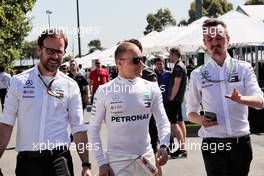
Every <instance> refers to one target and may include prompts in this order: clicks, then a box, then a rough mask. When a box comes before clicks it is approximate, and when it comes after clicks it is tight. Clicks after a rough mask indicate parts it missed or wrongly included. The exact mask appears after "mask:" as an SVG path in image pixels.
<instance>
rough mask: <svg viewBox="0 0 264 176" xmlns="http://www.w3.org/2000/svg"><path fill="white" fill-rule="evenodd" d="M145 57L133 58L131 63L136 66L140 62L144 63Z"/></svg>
mask: <svg viewBox="0 0 264 176" xmlns="http://www.w3.org/2000/svg"><path fill="white" fill-rule="evenodd" d="M146 59H147V58H146V56H142V57H133V58H132V63H133V64H135V65H137V64H139V63H140V62H145V60H146ZM120 60H131V59H120Z"/></svg>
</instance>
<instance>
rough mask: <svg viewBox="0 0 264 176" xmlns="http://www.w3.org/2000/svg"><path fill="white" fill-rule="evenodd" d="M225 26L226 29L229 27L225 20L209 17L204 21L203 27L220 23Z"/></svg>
mask: <svg viewBox="0 0 264 176" xmlns="http://www.w3.org/2000/svg"><path fill="white" fill-rule="evenodd" d="M219 24H220V25H221V26H223V27H224V28H225V29H226V28H227V26H226V24H225V22H224V21H222V20H219V19H216V18H209V19H207V20H205V21H204V22H203V28H205V27H212V26H218V25H219Z"/></svg>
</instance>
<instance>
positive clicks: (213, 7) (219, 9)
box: [188, 0, 233, 23]
mask: <svg viewBox="0 0 264 176" xmlns="http://www.w3.org/2000/svg"><path fill="white" fill-rule="evenodd" d="M195 8H196V3H195V2H192V3H191V7H190V10H189V17H190V18H189V20H188V22H189V23H191V22H193V21H195V20H196V18H195V11H196V9H195ZM232 9H233V5H232V4H231V3H229V2H227V0H203V4H202V16H207V17H209V18H212V17H213V18H216V17H218V16H220V15H223V14H224V13H226V12H228V11H230V10H232Z"/></svg>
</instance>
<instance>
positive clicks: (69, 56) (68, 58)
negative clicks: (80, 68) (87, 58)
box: [63, 55, 72, 63]
mask: <svg viewBox="0 0 264 176" xmlns="http://www.w3.org/2000/svg"><path fill="white" fill-rule="evenodd" d="M71 59H72V56H71V55H67V56H64V58H63V63H64V62H69V61H70V60H71Z"/></svg>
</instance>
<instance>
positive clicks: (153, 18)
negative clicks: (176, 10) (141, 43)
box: [144, 8, 176, 35]
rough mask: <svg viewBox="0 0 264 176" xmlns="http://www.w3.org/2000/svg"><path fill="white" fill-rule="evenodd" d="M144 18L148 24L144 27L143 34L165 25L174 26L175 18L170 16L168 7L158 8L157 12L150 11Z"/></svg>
mask: <svg viewBox="0 0 264 176" xmlns="http://www.w3.org/2000/svg"><path fill="white" fill-rule="evenodd" d="M146 20H147V22H148V25H147V26H146V28H145V31H144V35H147V34H148V33H150V32H152V31H158V32H160V31H162V30H164V28H165V27H166V26H169V25H171V26H175V25H176V20H175V19H174V17H173V16H172V14H171V12H170V10H169V9H167V8H166V9H159V10H158V12H157V13H155V14H154V13H150V14H148V15H147V17H146Z"/></svg>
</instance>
